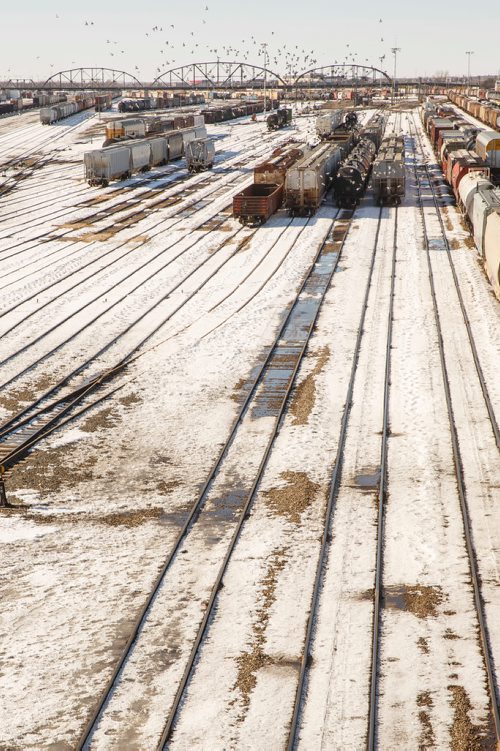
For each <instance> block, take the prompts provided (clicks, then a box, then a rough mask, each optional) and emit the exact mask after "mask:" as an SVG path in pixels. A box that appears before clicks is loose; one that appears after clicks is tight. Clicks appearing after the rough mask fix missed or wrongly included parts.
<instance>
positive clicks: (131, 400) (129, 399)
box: [118, 394, 142, 407]
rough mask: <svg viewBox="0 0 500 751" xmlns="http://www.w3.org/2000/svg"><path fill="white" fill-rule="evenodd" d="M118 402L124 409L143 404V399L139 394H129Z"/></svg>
mask: <svg viewBox="0 0 500 751" xmlns="http://www.w3.org/2000/svg"><path fill="white" fill-rule="evenodd" d="M118 401H119V402H120V404H123V406H124V407H129V406H130V405H131V404H139V403H140V402H142V399H141V398H140V397H139V396H137V394H128V395H127V396H122V397H121V399H118Z"/></svg>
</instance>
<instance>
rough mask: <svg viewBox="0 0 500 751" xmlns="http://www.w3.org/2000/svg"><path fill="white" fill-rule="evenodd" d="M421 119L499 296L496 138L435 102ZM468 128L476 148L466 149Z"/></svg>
mask: <svg viewBox="0 0 500 751" xmlns="http://www.w3.org/2000/svg"><path fill="white" fill-rule="evenodd" d="M443 114H447V115H450V117H449V119H448V123H447V124H443V122H442V120H443V118H440V115H443ZM421 117H422V120H423V123H424V127H425V130H426V132H427V134H428V135H429V138H430V141H431V143H432V146H433V148H434V151H435V153H436V156H437V158H438V161H439V164H440V166H441V170H442V172H443V176H444V179H445V180H446V182H447V183H448V185H449V186H450V188H451V190H452V191H453V195H454V196H455V200H456V202H457V204H458V206H459V208H460V210H461V212H462V214H463V215H464V217H465V218H466V220H467V222H468V224H469V226H470V227H471V230H472V233H473V236H474V243H475V245H476V247H477V249H478V252H479V254H480V255H481V257H482V259H483V263H484V267H485V270H486V273H487V276H488V278H489V280H490V282H491V285H492V287H493V290H494V292H495V294H496V296H497V297H498V299H500V188H496V187H495V186H494V184H493V182H492V180H491V176H492V174H497V172H496V165H497V163H498V164H499V166H500V136H499V135H498V134H493V135H492V134H491V132H490V131H480V132H477V129H474V128H473V127H472V126H471V125H470V123H468V122H467V121H466V120H464V119H463V118H461V117H460V116H457V115H456V113H455V112H453V114H451V113H450V112H448V111H446V108H445V107H444V106H443V105H439V104H436V103H427V105H425V106H424V108H423V110H422V111H421ZM450 126H451V127H450ZM471 128H472V131H476V138H475V147H476V150H475V151H474V150H472V148H470V146H471ZM446 131H448V134H447V135H445V133H446ZM453 133H455V134H456V135H453ZM497 136H498V137H497ZM467 147H469V148H467ZM478 152H480V153H478ZM497 160H499V162H497Z"/></svg>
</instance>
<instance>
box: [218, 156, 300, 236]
mask: <svg viewBox="0 0 500 751" xmlns="http://www.w3.org/2000/svg"><path fill="white" fill-rule="evenodd" d="M306 151H308V148H307V147H306V146H302V147H300V148H299V147H297V146H294V145H290V146H287V147H280V148H278V149H275V151H273V153H272V155H271V157H270V159H268V160H267V161H265V162H262V164H259V165H258V166H257V167H256V168H255V169H254V173H253V179H254V181H253V184H252V185H249V186H248V188H245V189H244V190H242V191H241V192H240V193H237V194H236V195H235V196H234V198H233V216H234V217H235V218H236V219H239V221H240V223H241V224H252V225H255V224H263V223H264V222H266V221H267V220H268V219H269V217H270V216H271V215H272V214H274V212H275V211H277V210H278V209H279V208H280V206H281V205H282V203H283V191H284V184H285V178H286V173H287V170H288V169H289V168H290V167H291V166H292V165H293V164H295V162H297V161H298V160H299V159H301V158H302V157H303V156H304V154H305V153H306Z"/></svg>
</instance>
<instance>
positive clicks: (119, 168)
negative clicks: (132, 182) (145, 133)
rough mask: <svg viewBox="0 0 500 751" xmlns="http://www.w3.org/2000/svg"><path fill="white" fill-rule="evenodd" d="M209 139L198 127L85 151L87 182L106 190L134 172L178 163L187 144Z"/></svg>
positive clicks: (202, 127)
mask: <svg viewBox="0 0 500 751" xmlns="http://www.w3.org/2000/svg"><path fill="white" fill-rule="evenodd" d="M206 135H207V131H206V128H205V126H198V127H195V128H185V129H184V130H176V131H171V132H167V133H164V134H162V135H159V136H156V137H155V138H145V139H141V140H131V141H126V142H122V143H118V144H114V145H112V146H106V147H104V148H102V149H95V150H94V151H86V152H85V154H84V155H83V163H84V169H85V179H86V180H87V182H88V183H89V185H102V186H106V185H108V183H109V182H110V181H111V180H119V179H125V178H128V177H130V176H131V175H132V174H133V173H134V172H145V171H147V170H149V169H151V167H158V166H159V165H162V164H167V162H171V161H172V160H174V159H179V158H180V157H181V156H183V154H184V153H185V147H186V144H187V143H189V142H190V141H192V140H193V139H195V138H205V137H206Z"/></svg>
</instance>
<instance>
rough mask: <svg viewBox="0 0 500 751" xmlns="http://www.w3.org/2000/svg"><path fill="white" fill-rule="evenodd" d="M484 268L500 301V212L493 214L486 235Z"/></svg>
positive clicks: (487, 225) (490, 216) (489, 218)
mask: <svg viewBox="0 0 500 751" xmlns="http://www.w3.org/2000/svg"><path fill="white" fill-rule="evenodd" d="M484 267H485V270H486V274H487V276H488V279H489V280H490V283H491V286H492V287H493V291H494V292H495V295H496V296H497V298H498V299H499V300H500V212H499V211H494V212H492V213H491V214H490V215H489V216H488V219H487V221H486V229H485V233H484Z"/></svg>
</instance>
